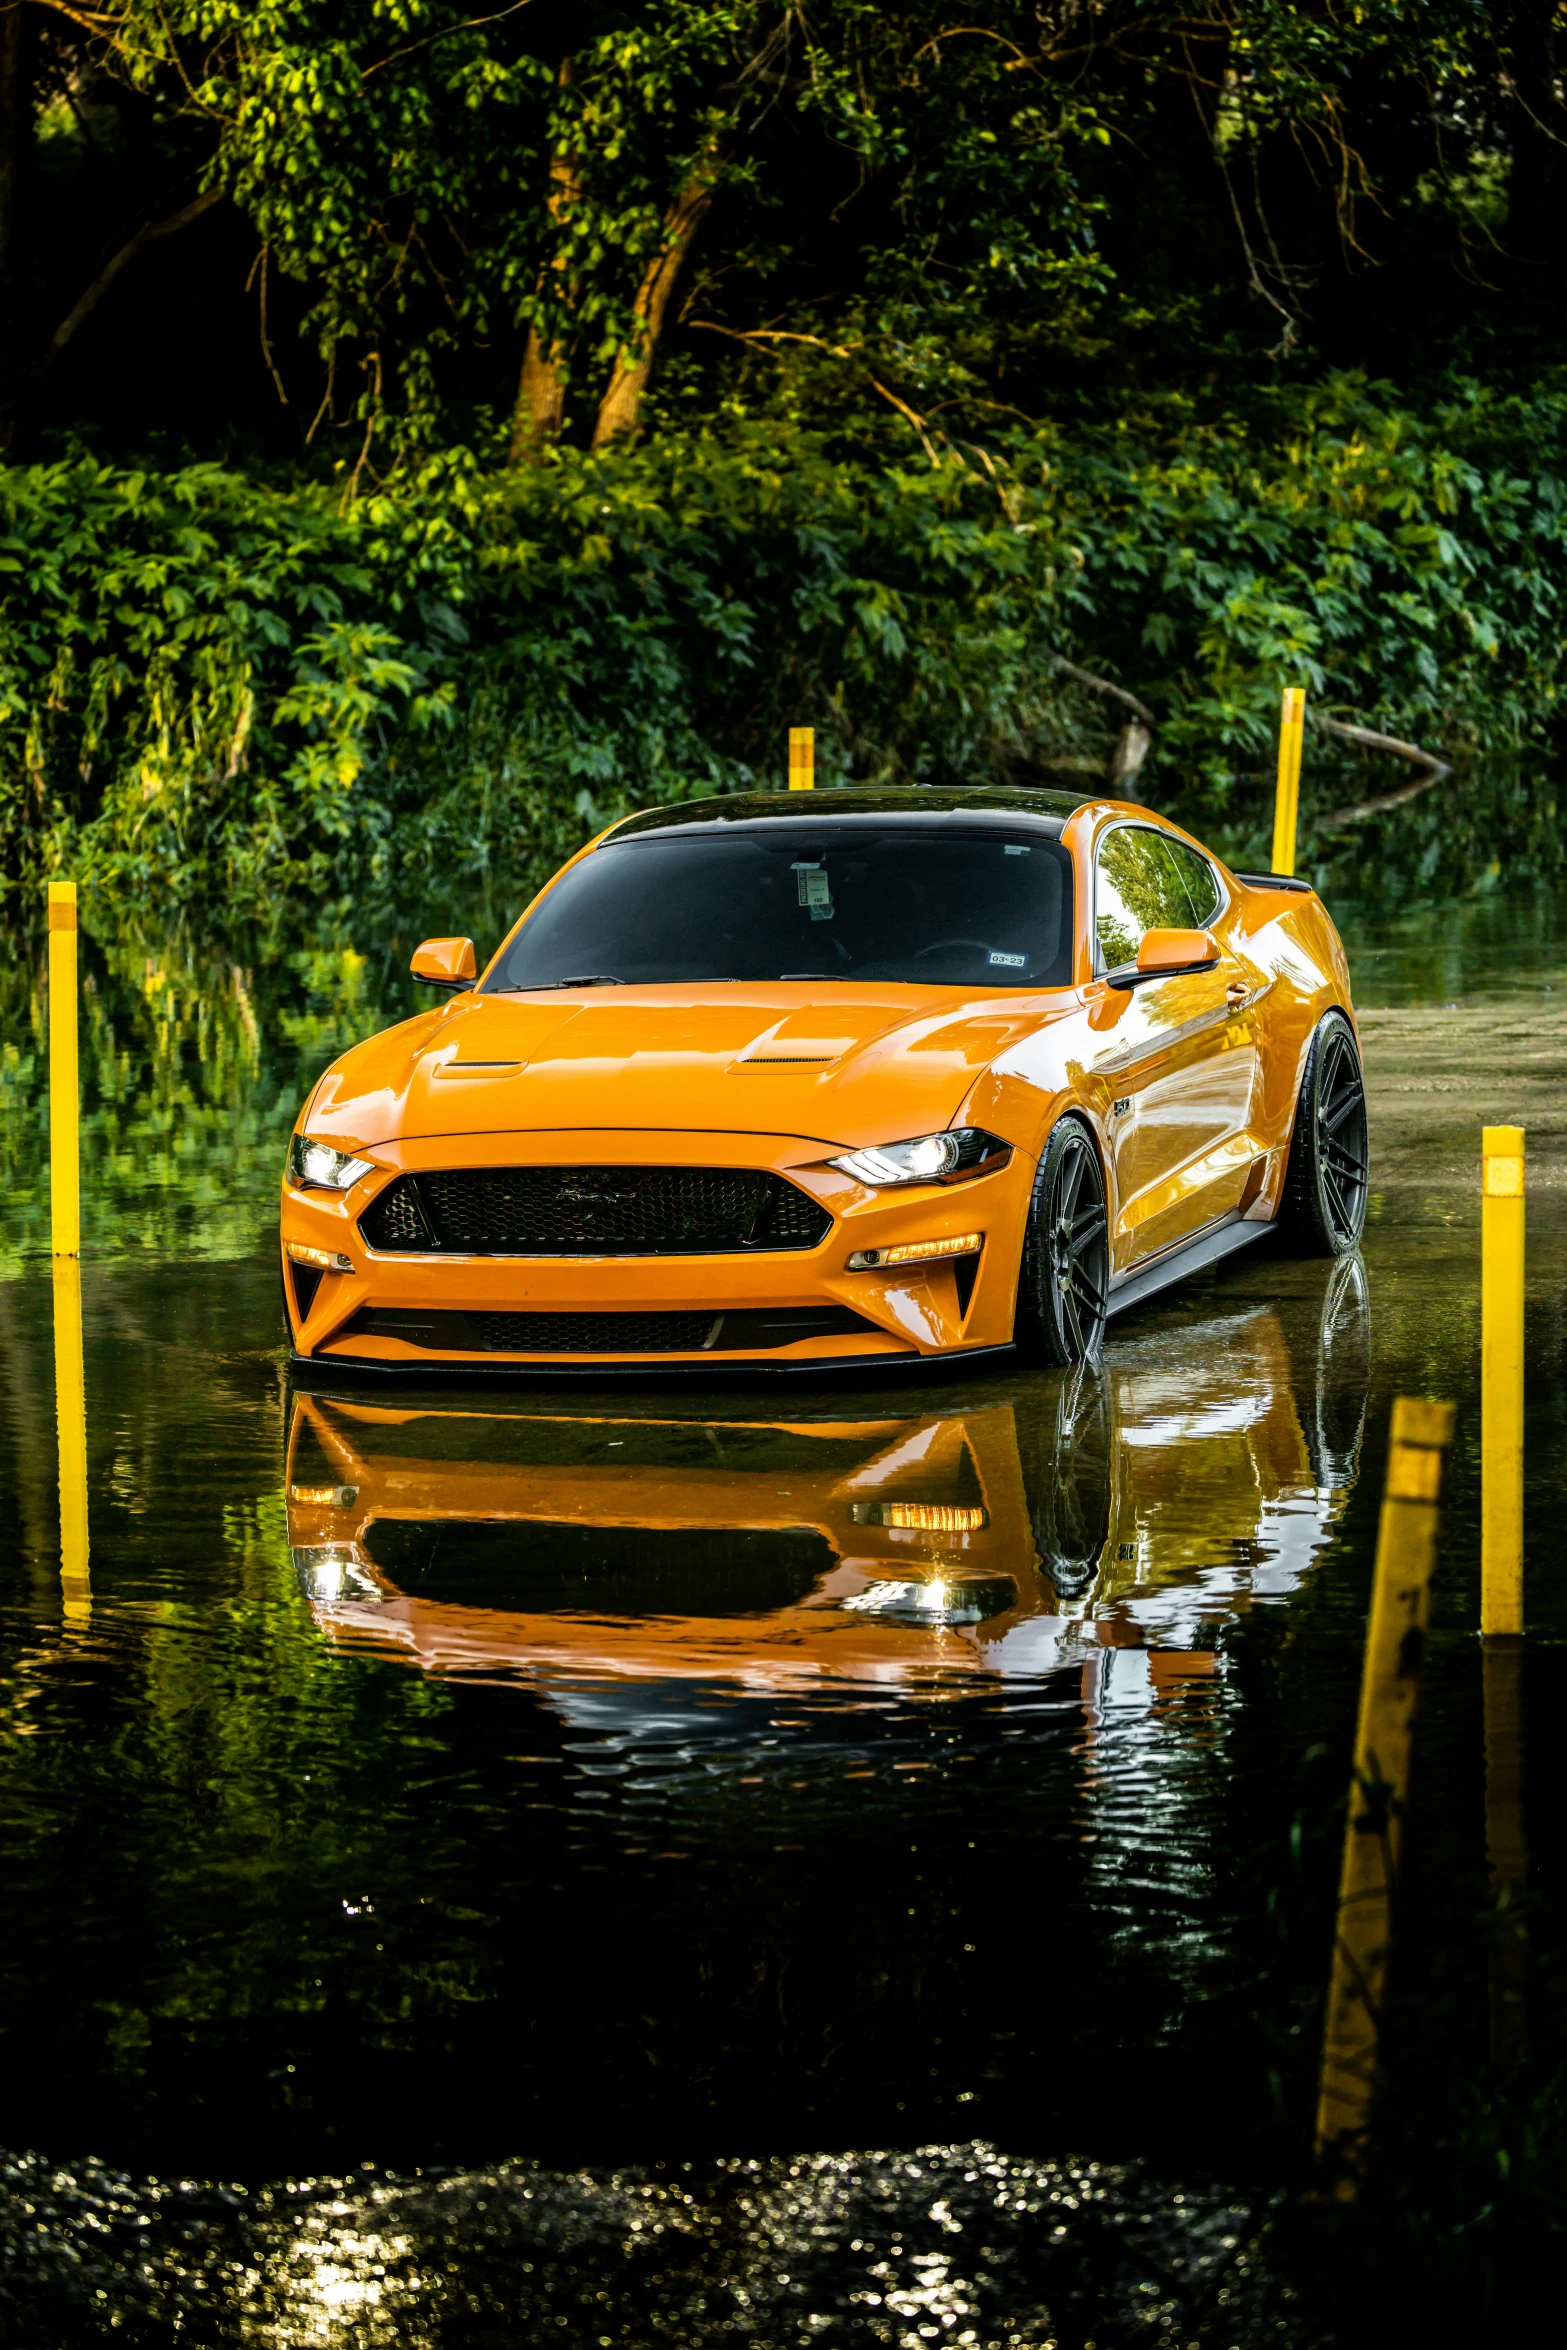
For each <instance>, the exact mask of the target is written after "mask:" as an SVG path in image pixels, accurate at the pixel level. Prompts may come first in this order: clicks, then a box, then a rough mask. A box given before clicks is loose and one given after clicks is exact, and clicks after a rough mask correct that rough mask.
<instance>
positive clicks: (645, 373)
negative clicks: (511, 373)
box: [593, 158, 713, 449]
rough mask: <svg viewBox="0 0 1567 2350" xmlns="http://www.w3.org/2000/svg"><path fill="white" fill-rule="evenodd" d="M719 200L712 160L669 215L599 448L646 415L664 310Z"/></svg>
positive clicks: (608, 398)
mask: <svg viewBox="0 0 1567 2350" xmlns="http://www.w3.org/2000/svg"><path fill="white" fill-rule="evenodd" d="M712 200H713V178H712V159H711V158H709V160H708V162H707V164H706V165H705V166H704V168H703V169H702V171H701V172H699V173H698V175H697V176H696V177H695V178H694V179H691V180H689V181H688V182H687V183H686V185H685V186H684V187H683V188H682V189H681V191H680V193H679V195H678V196H677V197H676V198H675V201H674V202H673V204H671V206H670V208H669V210H668V211H667V212H666V213H665V215H664V242H663V245H662V247H661V248H660V250H659V251H658V252H657V253H656V254H655V255H654V256H653V259H652V260H651V261H650V262H649V263H648V266H647V269H646V272H645V273H644V276H643V279H642V283H641V285H640V286H639V287H638V289H637V299H636V339H635V341H634V342H633V343H631V344H628V345H627V346H626V347H625V349H623V350H622V351H621V353H620V356H619V358H618V359H617V360H616V361H615V372H614V374H613V375H612V376H611V377H610V380H609V389H608V391H607V392H606V393H605V394H604V398H603V401H602V403H601V404H600V407H599V413H598V422H597V424H596V425H595V426H594V427H593V446H594V448H595V449H603V448H607V447H608V445H609V443H610V442H611V441H613V440H618V439H620V438H621V437H622V436H623V435H625V434H626V433H633V432H635V431H636V429H637V424H638V421H639V418H640V416H641V410H642V395H643V393H644V392H645V391H646V389H647V382H648V377H649V376H650V375H651V374H652V372H653V357H654V353H655V352H656V351H657V349H658V342H659V337H660V335H661V334H662V333H663V331H664V314H665V312H666V311H667V310H668V308H669V298H670V296H671V294H673V292H674V290H675V280H676V279H677V278H678V277H679V275H680V271H681V267H682V265H683V263H684V261H685V258H686V255H687V254H688V253H689V252H690V250H691V247H692V245H693V244H694V242H695V241H696V232H697V230H698V229H699V228H700V227H701V225H702V216H703V214H704V213H705V212H706V210H707V208H708V206H709V204H711V202H712Z"/></svg>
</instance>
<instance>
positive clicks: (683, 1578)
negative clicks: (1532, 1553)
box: [288, 1258, 1369, 1703]
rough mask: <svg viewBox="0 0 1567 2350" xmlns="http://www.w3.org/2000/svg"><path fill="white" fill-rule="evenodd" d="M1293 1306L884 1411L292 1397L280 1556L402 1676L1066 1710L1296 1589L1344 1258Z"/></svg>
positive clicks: (1316, 1541) (1348, 1410)
mask: <svg viewBox="0 0 1567 2350" xmlns="http://www.w3.org/2000/svg"><path fill="white" fill-rule="evenodd" d="M1291 1321H1292V1323H1293V1324H1294V1325H1295V1326H1296V1328H1297V1332H1298V1335H1297V1344H1296V1347H1295V1350H1294V1352H1293V1354H1292V1350H1291V1347H1290V1344H1289V1341H1288V1337H1287V1335H1286V1329H1285V1325H1284V1322H1283V1320H1282V1319H1281V1315H1280V1311H1279V1310H1278V1309H1276V1308H1275V1307H1273V1306H1271V1305H1267V1306H1257V1307H1255V1308H1252V1309H1250V1310H1246V1311H1240V1312H1231V1313H1228V1314H1225V1315H1222V1316H1218V1317H1215V1318H1213V1319H1210V1320H1209V1321H1207V1322H1206V1323H1203V1324H1200V1325H1198V1326H1196V1327H1193V1326H1192V1325H1191V1324H1190V1323H1189V1322H1188V1323H1186V1324H1185V1325H1184V1326H1182V1327H1181V1328H1179V1329H1177V1330H1172V1331H1171V1332H1170V1333H1169V1334H1168V1335H1165V1336H1161V1335H1157V1334H1150V1335H1149V1336H1146V1337H1143V1338H1137V1339H1133V1340H1131V1341H1129V1342H1127V1341H1115V1342H1112V1345H1111V1347H1110V1348H1109V1350H1108V1351H1107V1354H1106V1357H1105V1360H1104V1362H1103V1364H1102V1365H1101V1366H1100V1367H1098V1368H1097V1369H1096V1368H1094V1367H1092V1366H1081V1367H1079V1368H1078V1369H1077V1370H1076V1371H1073V1372H1068V1373H1064V1374H1060V1375H1054V1374H1039V1375H1036V1376H1035V1377H1033V1378H1031V1379H1030V1380H1029V1381H1027V1382H1026V1383H1025V1382H1021V1381H1020V1382H1018V1383H1017V1384H1016V1385H1015V1386H1012V1387H1008V1386H1004V1385H1002V1384H1000V1383H992V1384H987V1385H986V1386H985V1387H983V1388H982V1389H979V1390H978V1391H976V1392H974V1394H973V1396H972V1400H970V1401H968V1402H966V1403H964V1404H961V1405H959V1406H957V1407H955V1408H949V1409H945V1410H934V1409H926V1410H923V1411H919V1410H916V1411H910V1410H909V1409H908V1399H907V1398H906V1397H905V1398H903V1399H902V1401H903V1405H904V1408H903V1410H902V1411H900V1412H897V1413H894V1412H891V1411H889V1412H888V1413H887V1415H886V1416H881V1415H879V1414H873V1413H871V1412H866V1413H864V1415H863V1416H854V1415H852V1414H851V1413H849V1412H843V1411H840V1412H839V1413H837V1414H835V1415H834V1416H832V1417H827V1416H823V1417H820V1418H816V1417H808V1418H801V1419H789V1420H786V1419H764V1418H762V1417H760V1416H757V1417H744V1416H741V1412H740V1411H737V1412H736V1414H735V1416H733V1417H726V1418H722V1419H717V1418H707V1419H700V1420H698V1419H682V1418H674V1417H658V1416H654V1415H655V1414H656V1411H657V1407H656V1406H654V1407H653V1408H652V1410H650V1412H649V1413H646V1414H638V1415H637V1416H634V1417H633V1416H627V1413H626V1406H625V1403H624V1401H623V1400H622V1399H620V1398H615V1399H613V1400H610V1399H604V1400H603V1401H602V1402H601V1404H600V1405H599V1406H598V1407H595V1406H594V1405H593V1404H590V1403H589V1402H588V1400H587V1399H583V1400H582V1402H581V1404H580V1406H579V1408H577V1409H575V1410H572V1411H569V1412H568V1411H556V1412H544V1413H541V1412H537V1411H533V1412H529V1411H525V1410H521V1409H515V1410H505V1409H467V1410H465V1409H460V1408H458V1409H454V1408H452V1406H451V1404H450V1403H447V1402H443V1403H441V1404H439V1405H431V1406H429V1407H428V1408H426V1407H425V1406H423V1405H417V1406H413V1407H409V1408H402V1407H395V1406H393V1407H389V1406H385V1405H381V1404H370V1403H365V1402H362V1401H359V1400H356V1399H344V1398H331V1397H325V1396H320V1395H311V1394H296V1395H295V1397H294V1399H293V1409H292V1417H291V1424H290V1433H289V1461H288V1519H289V1540H290V1543H291V1546H292V1550H293V1558H294V1564H295V1567H296V1570H297V1572H298V1575H299V1578H300V1582H301V1585H302V1587H303V1589H304V1592H305V1594H306V1596H307V1597H308V1599H309V1601H310V1603H311V1606H312V1608H313V1611H314V1614H315V1617H316V1620H317V1623H318V1624H319V1626H320V1627H321V1629H322V1631H323V1632H325V1633H326V1634H327V1635H328V1636H329V1637H330V1638H331V1639H332V1640H333V1641H335V1642H337V1643H339V1644H342V1645H344V1646H350V1647H354V1648H357V1649H361V1650H365V1649H368V1650H372V1651H377V1652H380V1653H381V1654H384V1655H385V1654H390V1655H396V1656H399V1657H402V1658H404V1659H406V1660H407V1661H409V1662H410V1663H413V1664H415V1665H417V1666H418V1667H420V1668H421V1669H422V1670H423V1671H425V1672H427V1673H434V1674H463V1675H477V1676H481V1677H499V1676H505V1677H508V1678H510V1677H514V1676H517V1675H522V1676H526V1677H527V1678H528V1679H530V1680H531V1681H533V1682H534V1683H535V1684H537V1685H541V1686H542V1687H543V1688H544V1689H545V1690H548V1688H549V1687H550V1685H552V1684H554V1685H556V1686H558V1687H560V1686H561V1685H564V1684H572V1685H577V1686H580V1685H581V1684H582V1682H583V1681H584V1680H587V1681H603V1680H605V1679H612V1680H618V1681H621V1682H624V1681H626V1680H627V1679H628V1678H629V1679H632V1680H635V1679H636V1678H638V1677H640V1678H643V1679H647V1678H657V1679H667V1678H669V1677H671V1676H702V1677H717V1678H720V1679H723V1680H726V1681H729V1682H731V1683H733V1684H738V1685H739V1686H741V1687H750V1688H753V1689H756V1690H759V1691H773V1690H778V1689H780V1688H783V1687H791V1688H798V1687H799V1686H801V1685H802V1684H807V1683H810V1682H822V1681H843V1680H846V1679H852V1680H859V1681H872V1682H889V1681H890V1682H896V1683H898V1684H899V1685H901V1686H904V1687H908V1686H909V1685H911V1684H913V1685H917V1684H918V1683H919V1682H920V1681H921V1680H927V1681H940V1680H944V1679H945V1678H946V1677H947V1676H949V1675H951V1674H952V1673H954V1672H958V1673H965V1674H973V1673H981V1674H997V1675H1016V1674H1028V1675H1037V1674H1040V1673H1050V1672H1055V1671H1059V1670H1060V1669H1062V1668H1063V1667H1073V1666H1075V1667H1078V1668H1080V1669H1081V1670H1082V1672H1083V1676H1084V1692H1083V1693H1084V1696H1085V1698H1086V1699H1088V1700H1089V1701H1090V1702H1091V1703H1095V1702H1098V1703H1104V1702H1110V1701H1114V1702H1117V1703H1125V1702H1132V1703H1137V1702H1138V1701H1139V1698H1141V1700H1142V1701H1143V1702H1152V1701H1154V1700H1155V1699H1157V1697H1158V1696H1159V1695H1160V1694H1161V1693H1162V1692H1165V1691H1168V1690H1171V1689H1173V1688H1175V1687H1176V1686H1178V1685H1179V1684H1180V1683H1181V1682H1183V1681H1188V1680H1190V1679H1192V1678H1194V1677H1200V1676H1202V1675H1205V1674H1208V1673H1211V1672H1213V1671H1215V1670H1216V1669H1217V1656H1216V1652H1215V1647H1214V1642H1215V1636H1216V1630H1217V1628H1218V1627H1219V1626H1220V1625H1222V1624H1223V1623H1224V1622H1225V1621H1226V1620H1228V1619H1232V1618H1233V1617H1235V1616H1236V1615H1237V1614H1239V1613H1241V1612H1242V1611H1244V1610H1245V1609H1246V1608H1248V1607H1249V1606H1251V1605H1252V1604H1253V1603H1254V1602H1256V1601H1258V1600H1268V1599H1279V1598H1282V1597H1284V1596H1285V1595H1287V1594H1288V1593H1289V1592H1291V1591H1293V1590H1294V1589H1296V1588H1297V1587H1298V1585H1299V1584H1300V1582H1301V1580H1302V1578H1303V1577H1304V1576H1305V1575H1306V1574H1307V1572H1308V1571H1309V1569H1310V1567H1311V1564H1312V1561H1313V1559H1314V1558H1315V1557H1316V1555H1317V1553H1318V1551H1319V1550H1320V1549H1321V1548H1322V1546H1323V1544H1324V1543H1325V1542H1326V1541H1327V1539H1328V1537H1329V1535H1330V1533H1331V1530H1332V1527H1333V1525H1334V1522H1335V1520H1336V1518H1337V1516H1338V1513H1339V1511H1340V1509H1341V1507H1342V1504H1343V1501H1344V1498H1345V1496H1346V1494H1347V1492H1348V1490H1349V1488H1350V1487H1351V1486H1352V1485H1353V1483H1354V1479H1355V1476H1356V1473H1357V1470H1358V1466H1359V1458H1360V1442H1361V1431H1362V1427H1363V1424H1364V1418H1365V1406H1366V1384H1367V1373H1368V1361H1369V1317H1368V1311H1367V1296H1366V1283H1365V1273H1364V1269H1363V1267H1362V1265H1361V1263H1360V1260H1359V1259H1358V1258H1348V1259H1345V1260H1343V1261H1341V1262H1340V1263H1339V1264H1338V1265H1336V1266H1335V1267H1334V1268H1333V1270H1332V1273H1331V1275H1330V1277H1329V1279H1328V1282H1327V1286H1326V1289H1325V1292H1324V1295H1323V1299H1322V1303H1321V1311H1320V1316H1315V1315H1313V1316H1310V1317H1309V1320H1307V1319H1306V1318H1305V1317H1304V1316H1303V1315H1302V1314H1300V1313H1299V1312H1297V1311H1291ZM1307 1331H1309V1334H1310V1343H1307V1344H1305V1345H1302V1344H1301V1343H1300V1335H1304V1334H1305V1333H1306V1332H1307ZM1129 1652H1130V1653H1129ZM561 1693H562V1695H564V1688H563V1687H561Z"/></svg>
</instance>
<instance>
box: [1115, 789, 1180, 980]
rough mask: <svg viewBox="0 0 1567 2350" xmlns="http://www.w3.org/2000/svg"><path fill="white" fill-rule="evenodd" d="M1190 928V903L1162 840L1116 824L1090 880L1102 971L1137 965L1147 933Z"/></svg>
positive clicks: (1139, 828)
mask: <svg viewBox="0 0 1567 2350" xmlns="http://www.w3.org/2000/svg"><path fill="white" fill-rule="evenodd" d="M1191 927H1192V909H1191V900H1190V899H1189V898H1188V896H1187V894H1186V888H1185V884H1184V883H1183V882H1182V880H1181V877H1180V875H1179V873H1178V872H1177V871H1176V869H1175V861H1174V859H1173V858H1172V856H1171V855H1170V849H1169V844H1168V842H1167V841H1166V840H1165V839H1164V837H1163V835H1162V834H1161V833H1157V832H1151V831H1149V830H1148V828H1147V827H1146V826H1145V825H1141V824H1118V825H1117V826H1116V827H1115V830H1114V831H1113V832H1109V833H1106V835H1105V837H1104V839H1103V840H1102V841H1101V842H1100V844H1099V855H1098V859H1097V862H1096V869H1095V874H1094V944H1095V946H1096V948H1097V949H1098V955H1099V968H1100V970H1102V971H1116V970H1119V969H1120V967H1121V966H1122V965H1123V964H1125V963H1135V962H1136V960H1137V950H1138V948H1139V946H1141V944H1142V941H1143V934H1144V933H1145V932H1146V931H1149V930H1190V929H1191Z"/></svg>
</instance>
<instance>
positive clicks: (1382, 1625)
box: [1317, 1395, 1453, 2200]
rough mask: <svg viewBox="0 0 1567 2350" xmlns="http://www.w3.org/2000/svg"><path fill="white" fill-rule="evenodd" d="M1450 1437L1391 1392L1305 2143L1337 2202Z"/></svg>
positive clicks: (1371, 2061)
mask: <svg viewBox="0 0 1567 2350" xmlns="http://www.w3.org/2000/svg"><path fill="white" fill-rule="evenodd" d="M1452 1440H1453V1406H1452V1405H1451V1404H1448V1403H1425V1402H1421V1401H1419V1400H1417V1399H1416V1398H1415V1397H1413V1396H1407V1395H1401V1396H1399V1397H1398V1398H1397V1400H1396V1401H1395V1403H1394V1405H1393V1426H1392V1434H1391V1441H1390V1443H1389V1446H1388V1460H1387V1482H1386V1484H1385V1485H1384V1487H1383V1493H1382V1516H1381V1520H1380V1523H1379V1525H1378V1528H1377V1555H1376V1565H1375V1568H1374V1570H1373V1579H1372V1586H1371V1616H1370V1621H1369V1622H1368V1624H1367V1626H1366V1659H1365V1666H1364V1670H1363V1672H1362V1677H1361V1684H1360V1719H1359V1723H1358V1725H1357V1727H1356V1732H1355V1768H1354V1777H1353V1779H1352V1781H1351V1784H1350V1793H1349V1818H1348V1820H1347V1822H1346V1824H1345V1831H1344V1866H1343V1871H1342V1874H1341V1876H1340V1879H1339V1897H1338V1932H1337V1938H1336V1940H1335V1942H1334V1948H1333V1975H1332V1981H1331V1983H1330V1986H1329V1990H1328V2018H1327V2034H1326V2038H1325V2041H1324V2044H1323V2050H1322V2087H1321V2095H1320V2099H1319V2102H1318V2106H1317V2152H1318V2155H1319V2156H1326V2157H1328V2158H1329V2159H1330V2160H1331V2161H1332V2163H1333V2164H1334V2165H1335V2173H1336V2175H1335V2176H1334V2178H1333V2180H1332V2182H1331V2183H1332V2186H1333V2189H1334V2191H1335V2192H1336V2193H1337V2194H1338V2195H1339V2196H1340V2197H1341V2198H1344V2199H1345V2200H1348V2199H1350V2198H1352V2197H1353V2196H1354V2194H1355V2191H1356V2186H1357V2173H1358V2172H1359V2170H1360V2168H1361V2166H1362V2164H1363V2162H1364V2157H1365V2148H1366V2132H1367V2126H1368V2124H1369V2121H1370V2116H1371V2099H1372V2093H1373V2091H1374V2089H1375V2087H1376V2069H1377V2044H1378V2039H1379V2036H1380V2032H1381V2025H1382V2014H1383V2003H1384V2000H1385V1997H1386V1992H1387V1972H1388V1958H1389V1950H1390V1930H1391V1929H1390V1920H1391V1909H1392V1899H1393V1892H1394V1888H1395V1885H1396V1883H1397V1878H1398V1855H1399V1843H1400V1837H1401V1831H1402V1826H1403V1816H1404V1804H1405V1799H1406V1797H1407V1794H1408V1789H1409V1749H1410V1742H1411V1737H1412V1734H1413V1730H1414V1720H1415V1708H1416V1706H1417V1705H1418V1703H1419V1699H1420V1673H1421V1667H1422V1665H1423V1663H1424V1661H1425V1633H1426V1618H1427V1615H1428V1613H1429V1607H1430V1597H1431V1569H1432V1567H1433V1565H1434V1563H1435V1559H1436V1531H1437V1521H1438V1519H1439V1517H1440V1514H1441V1499H1442V1481H1443V1476H1444V1473H1445V1470H1446V1463H1447V1452H1448V1447H1449V1446H1450V1445H1451V1443H1452Z"/></svg>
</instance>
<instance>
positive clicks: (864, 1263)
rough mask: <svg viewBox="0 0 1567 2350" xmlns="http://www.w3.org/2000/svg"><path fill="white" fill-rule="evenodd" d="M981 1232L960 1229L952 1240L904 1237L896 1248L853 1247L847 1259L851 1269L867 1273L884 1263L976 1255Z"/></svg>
mask: <svg viewBox="0 0 1567 2350" xmlns="http://www.w3.org/2000/svg"><path fill="white" fill-rule="evenodd" d="M984 1239H985V1235H984V1234H983V1232H960V1233H959V1234H958V1236H957V1238H956V1239H955V1240H905V1241H902V1242H900V1243H899V1245H898V1246H897V1247H896V1248H857V1249H856V1250H855V1252H854V1254H853V1256H852V1257H851V1258H850V1259H849V1271H850V1272H851V1273H869V1272H872V1271H874V1270H876V1269H877V1268H878V1267H881V1266H886V1265H922V1264H929V1263H930V1262H932V1260H934V1259H936V1258H940V1257H972V1256H977V1255H978V1253H979V1250H980V1249H981V1247H982V1246H983V1244H984Z"/></svg>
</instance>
